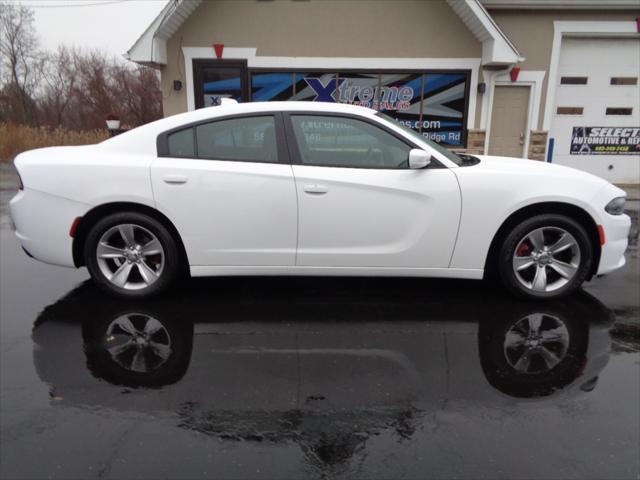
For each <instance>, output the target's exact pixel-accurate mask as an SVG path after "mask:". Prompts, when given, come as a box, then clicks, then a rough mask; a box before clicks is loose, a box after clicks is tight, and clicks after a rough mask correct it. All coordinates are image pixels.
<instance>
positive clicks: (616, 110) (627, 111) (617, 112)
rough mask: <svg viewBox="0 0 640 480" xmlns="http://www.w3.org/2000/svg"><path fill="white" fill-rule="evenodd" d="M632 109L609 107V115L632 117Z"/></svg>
mask: <svg viewBox="0 0 640 480" xmlns="http://www.w3.org/2000/svg"><path fill="white" fill-rule="evenodd" d="M632 110H633V109H632V108H630V107H629V108H627V107H607V112H606V113H607V115H631V112H632Z"/></svg>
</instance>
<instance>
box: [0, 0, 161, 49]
mask: <svg viewBox="0 0 640 480" xmlns="http://www.w3.org/2000/svg"><path fill="white" fill-rule="evenodd" d="M10 1H11V2H13V3H19V4H22V5H26V6H29V7H32V8H33V11H34V12H35V28H36V31H37V33H38V38H39V40H40V47H41V48H43V49H46V50H55V49H56V48H57V46H58V45H59V44H65V45H77V46H81V47H88V48H100V49H102V50H104V51H106V52H107V53H109V54H112V55H114V56H118V57H120V56H121V55H122V54H124V53H126V51H127V50H129V48H131V46H132V45H133V43H134V42H135V41H136V40H137V39H138V37H139V36H140V35H141V34H142V32H144V30H145V29H146V28H147V27H148V26H149V24H150V23H151V22H152V21H153V19H154V18H155V17H156V15H158V13H160V10H162V8H163V7H164V6H165V5H166V4H167V0H10Z"/></svg>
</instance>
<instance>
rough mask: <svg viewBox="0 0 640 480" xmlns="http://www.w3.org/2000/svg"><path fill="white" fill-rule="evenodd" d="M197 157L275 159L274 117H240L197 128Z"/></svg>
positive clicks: (272, 160) (239, 159)
mask: <svg viewBox="0 0 640 480" xmlns="http://www.w3.org/2000/svg"><path fill="white" fill-rule="evenodd" d="M196 138H197V142H198V157H199V158H208V159H213V160H237V161H248V162H276V161H277V159H278V155H277V151H276V129H275V122H274V119H273V117H271V116H264V117H243V118H234V119H229V120H220V121H217V122H211V123H206V124H204V125H198V126H197V127H196Z"/></svg>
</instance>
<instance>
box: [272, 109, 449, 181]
mask: <svg viewBox="0 0 640 480" xmlns="http://www.w3.org/2000/svg"><path fill="white" fill-rule="evenodd" d="M282 113H283V116H284V129H285V135H286V138H287V145H288V146H289V157H290V158H291V164H292V165H300V166H304V167H324V168H353V169H358V170H391V171H402V170H411V168H410V167H409V166H407V167H404V168H391V167H368V166H367V167H356V166H353V165H324V164H321V163H303V162H302V155H300V145H299V144H298V139H297V138H296V135H295V132H294V130H293V123H292V121H291V117H294V116H307V117H336V118H348V119H351V120H357V121H361V122H364V123H368V124H370V125H372V126H374V127H377V128H379V129H380V130H382V131H384V132H385V133H388V134H389V135H391V136H392V137H395V138H396V139H397V140H399V141H401V142H402V143H404V144H405V145H406V146H408V147H410V148H411V149H414V148H417V149H420V150H424V148H423V147H421V146H420V145H418V144H416V143H413V142H412V141H411V140H409V139H408V138H406V137H404V136H402V135H400V134H399V133H398V132H395V131H393V130H392V129H390V128H388V127H387V126H386V125H384V124H382V123H379V122H377V121H375V120H373V119H370V118H367V117H365V116H360V115H353V114H349V113H341V112H319V111H317V110H316V111H313V110H291V111H286V112H282ZM426 168H447V167H446V166H445V165H443V164H442V163H440V161H439V160H437V159H436V158H435V157H434V156H433V155H432V156H431V163H430V164H429V165H428V166H427V167H426Z"/></svg>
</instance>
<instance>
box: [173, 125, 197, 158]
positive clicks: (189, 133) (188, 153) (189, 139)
mask: <svg viewBox="0 0 640 480" xmlns="http://www.w3.org/2000/svg"><path fill="white" fill-rule="evenodd" d="M167 143H168V147H169V156H171V157H194V156H195V149H194V144H193V128H186V129H184V130H180V131H179V132H175V133H172V134H170V135H169V137H168V138H167Z"/></svg>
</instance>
